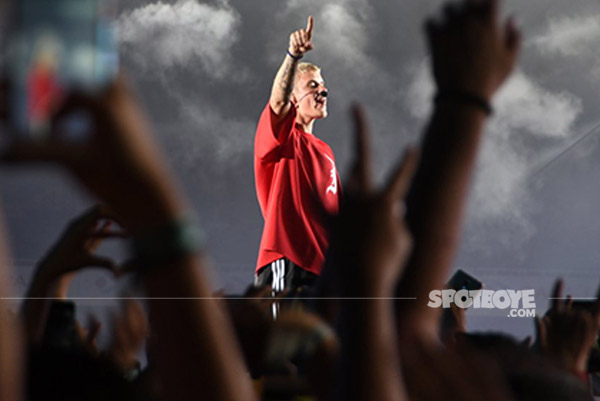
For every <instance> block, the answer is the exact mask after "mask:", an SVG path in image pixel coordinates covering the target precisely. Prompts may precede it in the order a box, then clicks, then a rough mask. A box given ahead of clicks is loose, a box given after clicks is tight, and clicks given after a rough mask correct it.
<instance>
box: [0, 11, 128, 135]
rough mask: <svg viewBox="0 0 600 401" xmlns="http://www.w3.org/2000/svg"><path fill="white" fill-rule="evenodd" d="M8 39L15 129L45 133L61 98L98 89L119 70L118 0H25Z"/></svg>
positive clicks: (31, 133) (16, 14)
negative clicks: (116, 29) (115, 0)
mask: <svg viewBox="0 0 600 401" xmlns="http://www.w3.org/2000/svg"><path fill="white" fill-rule="evenodd" d="M13 15H14V20H13V22H12V27H11V29H10V31H11V34H10V39H9V43H8V66H7V67H8V76H9V80H10V84H11V90H10V100H9V117H10V121H11V123H12V125H13V129H14V130H16V132H18V133H20V134H26V135H28V136H29V137H31V138H32V139H35V138H43V137H44V136H45V135H46V134H47V132H48V130H49V123H50V119H51V117H52V114H53V112H54V111H55V108H56V106H57V104H59V102H60V101H61V100H62V99H63V97H64V95H65V94H66V93H67V92H69V91H71V90H74V89H77V90H82V91H87V92H93V91H96V90H98V89H99V88H102V87H104V86H106V85H107V84H108V83H109V82H110V81H111V80H113V79H114V78H115V76H116V74H117V72H118V64H119V62H118V53H117V44H116V34H115V29H114V16H115V15H116V3H115V2H114V1H112V0H19V1H17V2H15V5H14V9H13Z"/></svg>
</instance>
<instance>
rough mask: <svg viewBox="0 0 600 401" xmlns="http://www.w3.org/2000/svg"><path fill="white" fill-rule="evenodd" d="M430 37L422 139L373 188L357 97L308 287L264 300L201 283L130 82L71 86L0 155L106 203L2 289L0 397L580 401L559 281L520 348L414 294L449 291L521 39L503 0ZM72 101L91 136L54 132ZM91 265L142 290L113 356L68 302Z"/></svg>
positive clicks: (129, 306) (180, 202)
mask: <svg viewBox="0 0 600 401" xmlns="http://www.w3.org/2000/svg"><path fill="white" fill-rule="evenodd" d="M426 35H427V39H428V46H429V50H430V52H431V64H432V66H431V67H432V69H433V75H434V78H435V82H436V85H437V95H436V97H435V100H434V103H435V105H434V109H433V113H432V116H431V118H430V121H429V124H428V125H427V127H426V128H425V135H424V140H423V143H422V144H421V146H420V147H419V148H418V149H417V148H414V149H408V150H406V151H405V153H404V155H403V156H402V157H401V158H400V160H399V161H398V163H397V167H396V168H395V169H394V170H393V171H392V173H391V174H390V176H389V179H388V180H387V181H386V183H385V184H384V185H383V186H381V187H378V186H377V185H375V184H374V181H373V179H372V171H371V170H372V164H371V152H370V135H369V129H368V123H367V122H366V116H365V115H364V112H363V111H362V109H361V108H360V106H356V107H355V108H354V110H353V118H354V122H355V131H356V132H355V145H356V146H355V154H354V164H353V168H352V170H351V172H350V176H349V177H347V178H346V180H345V182H346V185H345V187H344V199H343V204H342V207H341V211H340V214H339V216H337V217H336V218H335V219H334V221H333V223H332V234H331V248H330V250H329V253H328V256H327V262H326V265H325V267H324V270H323V273H322V275H321V278H320V281H319V282H318V283H317V285H316V286H315V288H313V289H303V288H300V289H296V290H295V291H294V292H293V293H284V294H281V295H279V296H278V297H277V298H275V299H273V298H271V297H270V296H269V295H270V293H271V289H270V288H251V289H249V290H248V292H247V293H246V294H245V296H244V297H239V299H236V298H235V297H227V298H222V297H219V296H218V295H215V294H213V293H212V290H211V286H210V284H209V282H208V278H207V277H208V274H207V270H208V268H209V266H208V263H207V261H206V258H205V257H206V255H205V252H204V249H203V246H202V245H203V236H202V234H201V233H200V232H199V230H198V228H197V226H196V224H195V222H194V219H193V217H191V216H190V214H189V210H190V205H189V204H188V203H187V201H186V196H185V194H184V193H183V192H182V190H181V189H180V188H179V187H178V186H177V185H176V184H175V183H176V179H175V178H174V177H173V176H172V175H171V172H170V171H169V169H168V168H167V166H166V163H165V161H164V157H163V155H162V153H161V150H160V149H159V148H158V147H157V145H156V143H155V142H154V140H153V137H152V135H151V129H150V127H149V126H148V124H147V122H146V119H145V118H144V115H143V112H142V111H141V110H140V107H139V106H138V104H137V103H136V101H135V100H134V97H133V96H132V94H131V92H130V91H129V89H128V87H127V84H126V82H125V80H124V79H123V78H120V79H119V80H118V81H117V82H115V83H114V84H113V85H111V86H110V88H109V89H108V90H106V91H105V92H104V93H103V94H101V95H98V96H88V95H84V94H80V93H72V94H70V95H69V96H68V97H67V99H66V100H65V102H64V103H63V105H62V107H61V109H60V110H59V111H58V113H57V114H56V115H55V117H54V123H53V128H54V129H53V133H52V138H51V140H49V141H47V142H44V143H15V144H14V145H13V146H12V147H11V148H10V150H9V152H8V153H7V154H5V155H4V156H3V158H4V160H5V163H10V162H13V163H19V164H23V163H42V162H43V163H55V164H58V165H60V166H62V167H63V168H64V169H66V170H67V171H68V172H69V173H70V174H71V176H72V177H73V178H74V179H75V180H76V181H77V182H78V183H79V185H80V186H81V187H82V188H83V189H85V190H86V191H87V192H88V193H89V194H90V195H92V196H94V197H95V198H97V199H98V200H99V201H100V202H101V203H102V206H97V207H94V208H93V209H92V210H90V211H88V212H87V213H85V214H84V215H83V216H80V217H78V218H77V219H75V220H74V221H73V222H71V223H70V224H69V226H68V227H67V229H66V230H65V232H64V234H63V236H62V237H61V239H60V240H59V241H58V242H57V244H56V245H55V246H54V247H53V248H52V249H51V250H50V251H49V252H48V253H47V255H46V257H45V258H44V259H43V260H42V261H40V262H39V263H38V265H37V270H36V273H35V275H34V278H33V280H32V282H31V284H30V287H29V290H28V293H27V299H26V300H25V302H24V304H23V306H22V308H21V310H20V312H19V314H18V315H17V316H15V315H12V314H11V313H9V312H7V310H8V306H7V304H6V302H5V301H2V302H3V305H2V307H1V308H2V311H3V313H2V319H0V325H1V327H0V399H1V400H22V399H31V400H154V399H157V400H158V399H161V400H162V399H165V400H214V401H219V400H238V401H251V400H258V399H264V400H302V399H306V400H310V399H318V400H461V401H462V400H488V401H493V400H589V399H591V398H592V395H591V394H592V380H591V378H592V376H593V372H594V371H595V370H597V369H599V368H600V366H599V365H598V360H597V357H596V346H597V345H596V341H597V333H598V323H599V320H600V312H599V310H598V306H597V305H592V307H591V308H589V309H587V310H586V309H582V308H575V307H573V303H572V301H569V300H566V301H565V300H562V283H561V282H560V281H557V284H556V287H555V289H554V291H553V298H556V299H555V300H553V302H552V305H551V308H550V310H549V311H547V312H546V314H545V315H543V317H538V318H537V319H536V328H537V330H536V338H535V339H527V340H525V341H523V340H518V339H515V338H513V337H511V336H509V335H506V334H500V333H467V332H466V331H465V320H464V318H465V317H464V311H463V310H461V309H460V308H456V307H453V308H450V309H435V308H429V307H428V306H427V303H426V302H427V300H428V298H429V292H430V291H432V290H439V289H443V288H445V286H446V284H445V283H446V281H447V279H448V274H449V271H450V268H451V265H452V261H453V257H454V254H455V252H456V248H457V244H458V242H459V231H460V226H461V217H462V213H463V210H464V204H465V199H466V197H467V193H468V187H469V179H470V176H471V175H472V171H473V168H474V162H475V159H476V156H477V151H478V146H479V143H480V141H481V137H482V132H483V128H484V124H485V121H486V120H487V119H488V118H489V117H490V114H491V112H492V110H491V107H490V101H491V99H492V97H493V95H494V93H495V92H496V91H497V90H498V88H499V87H500V86H501V85H502V84H503V82H504V81H505V80H506V79H507V77H508V76H509V75H510V73H511V71H512V69H513V67H514V65H515V61H516V59H517V54H518V51H519V44H520V36H519V32H518V30H517V29H516V27H515V25H514V23H513V22H512V21H511V20H508V21H506V22H503V21H499V12H498V1H496V0H481V1H475V0H472V1H464V2H462V3H459V4H455V5H452V6H447V7H446V8H445V9H444V12H443V18H441V19H437V20H435V21H434V20H432V21H429V22H428V23H427V24H426ZM2 105H4V106H6V104H4V103H0V106H2ZM74 111H85V112H86V113H88V114H89V115H90V116H91V117H92V120H93V134H92V136H91V137H90V138H89V140H87V141H84V142H76V143H74V142H72V141H68V140H67V139H65V138H64V136H63V135H61V129H60V127H61V121H62V119H63V118H64V117H65V116H67V115H70V114H71V113H73V112H74ZM110 237H130V238H131V242H132V252H131V253H132V254H131V256H132V259H131V262H129V263H127V266H126V267H122V266H116V265H115V263H114V262H113V261H111V260H110V259H106V258H102V257H99V256H96V255H95V254H94V251H95V250H96V249H97V247H98V246H99V245H100V244H101V243H102V241H103V240H104V239H106V238H110ZM1 251H2V252H1V253H2V256H3V257H4V258H7V250H6V248H5V247H3V248H2V249H1ZM98 266H101V267H105V268H107V269H110V270H112V271H114V272H115V274H116V275H121V274H131V275H134V276H135V278H136V279H135V280H134V282H135V283H136V285H137V286H138V287H139V288H140V289H141V290H142V291H143V293H144V299H145V301H144V302H143V303H140V302H139V301H136V300H133V299H132V300H131V301H128V302H125V303H124V305H123V308H122V310H121V312H120V313H119V315H118V316H116V317H115V318H114V321H113V324H112V327H111V330H112V336H111V342H110V346H109V347H108V348H107V349H98V347H97V345H96V342H95V339H96V335H97V333H98V330H100V326H99V324H98V323H96V322H91V323H90V324H87V325H80V324H79V323H78V322H77V321H76V320H75V318H74V316H75V311H74V308H75V306H74V304H73V303H72V302H69V301H68V300H67V291H68V287H69V284H70V282H71V280H72V279H73V276H74V275H75V274H76V273H77V272H78V271H80V270H81V269H85V268H88V267H98ZM0 268H1V269H2V275H1V277H2V280H0V296H2V297H7V294H9V288H8V287H9V283H8V282H7V280H6V279H7V276H8V274H7V273H8V268H7V263H2V264H1V267H0ZM274 307H276V308H277V310H278V313H277V318H276V319H273V313H272V312H273V308H274ZM83 326H87V327H85V328H84V327H83ZM144 347H145V354H146V356H147V365H144V366H141V365H140V363H139V362H138V355H139V354H140V352H141V351H142V350H143V348H144Z"/></svg>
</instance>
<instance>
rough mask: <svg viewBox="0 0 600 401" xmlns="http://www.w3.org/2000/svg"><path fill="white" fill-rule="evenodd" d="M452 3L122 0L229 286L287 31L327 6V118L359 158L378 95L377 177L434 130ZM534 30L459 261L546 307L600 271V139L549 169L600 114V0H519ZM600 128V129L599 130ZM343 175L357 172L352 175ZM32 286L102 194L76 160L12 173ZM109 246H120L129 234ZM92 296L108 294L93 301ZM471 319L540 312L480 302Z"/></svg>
mask: <svg viewBox="0 0 600 401" xmlns="http://www.w3.org/2000/svg"><path fill="white" fill-rule="evenodd" d="M440 4H441V1H437V0H436V1H434V0H428V1H423V0H409V1H403V2H400V1H397V2H392V1H385V2H384V1H379V2H369V1H367V0H335V1H319V0H286V1H281V0H260V1H248V0H229V1H228V0H216V1H197V0H176V1H157V2H153V1H145V0H127V1H122V2H121V3H120V14H119V18H118V27H119V30H120V33H121V50H122V51H121V56H122V63H123V66H124V68H125V70H126V71H127V73H128V75H129V77H130V79H131V80H132V81H133V83H134V86H135V88H136V91H137V94H138V96H139V98H140V100H141V102H142V103H143V105H144V106H145V107H146V109H147V110H148V115H149V117H150V119H151V120H152V122H153V123H154V127H155V131H156V134H157V136H158V137H159V140H160V141H161V143H162V144H163V146H164V148H165V150H166V152H167V153H168V155H169V158H170V161H171V163H172V165H173V168H174V169H175V171H176V172H177V174H178V176H179V177H180V179H181V180H182V182H183V184H184V186H185V188H186V190H187V192H188V194H189V196H190V198H191V200H192V202H193V205H194V207H195V209H196V210H197V212H198V214H199V215H200V217H201V220H202V222H203V227H204V229H205V230H206V231H207V233H208V234H209V237H210V240H209V241H210V243H209V245H210V249H211V253H212V255H213V259H214V262H215V263H214V265H215V276H216V277H215V279H216V281H217V282H218V283H219V284H218V286H220V287H224V288H226V289H227V290H228V291H232V292H233V291H240V290H241V289H242V288H243V287H244V286H245V285H246V284H248V283H249V282H250V281H251V278H252V272H253V267H254V263H255V258H256V254H257V247H258V243H259V240H260V233H261V229H262V220H261V216H260V211H259V208H258V204H257V201H256V198H255V194H254V178H253V166H252V161H253V157H252V143H253V134H254V128H255V124H256V121H257V118H258V116H259V114H260V112H261V110H262V108H263V107H264V105H265V104H266V102H267V99H268V94H269V90H270V85H271V80H272V78H273V76H274V75H275V71H276V69H277V67H278V65H279V63H280V62H281V60H282V59H283V57H284V52H285V48H286V46H287V41H288V35H289V33H290V32H291V31H293V30H295V29H298V28H300V27H303V26H304V25H305V24H306V17H307V16H308V15H309V14H312V15H314V16H315V21H316V24H315V38H314V42H315V50H314V51H313V52H311V53H310V54H309V55H308V56H307V59H309V60H310V61H313V62H315V63H317V64H319V65H321V66H322V67H323V74H324V77H325V80H326V82H327V86H328V87H329V89H330V92H331V101H330V117H329V118H328V119H327V120H325V121H321V122H319V123H317V125H316V134H317V135H318V136H319V137H321V138H323V139H324V140H325V141H327V142H328V143H329V144H330V145H331V146H332V148H333V150H334V152H335V153H336V157H337V159H338V164H339V167H340V171H341V172H344V171H345V170H346V167H347V164H348V161H349V157H350V146H349V144H350V133H351V126H350V124H349V118H348V111H347V110H348V107H349V105H350V104H351V102H353V101H359V102H361V103H363V104H364V105H365V106H366V108H367V110H368V112H369V117H370V122H371V125H372V128H373V129H372V131H373V134H374V136H375V152H376V158H375V160H376V168H377V171H378V176H379V178H381V177H383V176H384V174H385V172H386V171H387V169H388V168H389V167H390V166H391V165H393V163H394V161H395V159H396V158H397V157H398V155H399V154H401V152H402V149H403V147H404V146H405V145H406V144H408V143H412V142H415V141H418V138H419V136H420V133H421V131H422V129H423V125H424V123H425V122H426V120H427V118H428V114H429V111H430V108H431V107H430V100H431V96H432V94H433V86H432V82H431V78H430V74H429V70H428V64H427V60H428V59H427V52H426V49H425V46H424V45H425V43H424V38H423V36H422V34H421V31H422V29H421V25H422V22H423V20H424V18H425V17H426V16H428V15H431V14H432V13H433V12H435V11H436V10H438V7H439V5H440ZM504 12H505V14H506V15H509V14H515V15H516V16H517V18H518V21H519V24H520V26H521V27H522V30H523V34H524V44H523V49H522V57H521V59H520V62H519V66H518V69H517V71H516V72H515V74H514V76H513V77H512V78H511V80H510V81H509V82H508V83H507V85H506V86H505V87H504V88H503V90H502V91H501V92H500V93H499V94H498V96H497V97H496V99H495V109H496V113H495V115H494V118H493V119H492V120H491V121H490V123H489V125H488V129H487V133H486V138H485V141H484V143H483V146H482V152H481V157H480V159H479V162H478V169H477V172H476V174H475V177H474V182H473V191H472V196H471V198H470V202H469V209H468V213H467V219H466V224H465V229H464V235H463V243H462V247H461V250H460V254H459V257H458V259H457V263H456V266H461V267H463V268H465V269H467V270H469V271H471V272H472V273H473V274H475V275H476V276H478V277H480V278H481V279H482V280H483V281H484V282H485V283H486V285H487V287H488V288H491V289H503V288H511V289H521V288H535V289H536V294H537V297H536V300H537V303H538V312H540V313H541V312H542V311H543V308H545V307H546V305H547V296H548V291H549V288H550V285H551V282H552V280H553V279H554V278H555V277H557V276H559V275H560V276H562V277H564V278H565V279H566V280H567V289H568V290H569V291H570V292H571V293H572V294H574V295H575V296H590V295H592V294H593V293H594V290H595V287H596V285H597V284H598V282H599V281H600V274H598V272H599V271H600V270H599V269H598V261H600V247H598V246H597V243H598V241H599V240H600V222H598V221H597V219H595V216H596V214H597V213H598V205H599V204H600V190H599V185H598V171H599V167H600V166H598V164H599V155H600V150H599V149H598V146H597V137H598V136H594V135H591V136H590V137H588V138H587V139H585V140H583V141H581V142H580V143H579V144H578V145H577V146H575V147H574V148H573V149H572V150H571V151H569V152H567V153H566V154H564V155H563V156H562V157H560V158H559V159H557V160H556V161H555V162H553V163H552V164H550V165H548V166H547V167H545V168H543V169H542V170H540V169H541V168H542V167H544V166H545V165H546V164H547V163H548V162H549V161H550V160H552V159H553V158H554V157H555V156H556V155H558V154H559V153H560V152H561V151H562V150H563V149H565V148H566V147H567V146H569V145H570V144H571V143H573V141H575V140H577V139H578V138H580V137H581V136H582V135H583V134H585V133H586V132H588V131H589V130H590V129H591V128H592V127H593V126H595V124H597V123H599V122H600V110H599V109H600V104H599V101H598V100H597V99H598V93H599V92H600V53H599V52H598V40H599V39H600V22H599V21H600V4H599V3H598V2H597V1H595V0H573V1H570V2H568V4H567V3H566V2H562V1H560V0H531V1H527V2H522V1H516V0H510V1H507V2H506V3H505V5H504ZM598 135H600V133H599V134H598ZM342 179H343V177H342ZM0 185H1V188H2V193H3V198H4V206H5V209H6V214H7V222H8V225H9V230H10V233H11V238H12V245H13V250H14V258H15V262H16V265H17V273H16V275H15V280H16V283H17V291H23V290H24V286H25V283H26V281H27V280H28V279H29V273H30V271H31V268H32V265H33V263H34V262H35V260H37V259H38V258H39V257H40V256H41V255H42V254H43V252H44V251H45V249H46V248H47V247H48V246H49V245H50V244H51V243H52V241H53V240H54V238H55V237H56V236H57V235H58V233H59V232H60V231H61V230H62V227H63V226H64V224H65V223H66V221H67V220H68V219H69V218H70V217H72V216H74V215H76V214H77V213H78V212H80V211H81V210H83V209H84V208H85V207H86V206H87V205H89V204H90V203H91V200H90V199H87V198H86V197H85V196H83V195H82V194H81V193H80V192H79V191H78V190H77V189H76V188H74V187H73V185H71V183H70V182H69V181H67V180H66V179H65V177H64V176H63V175H62V174H61V172H60V171H56V170H52V169H40V168H28V169H26V170H23V169H19V170H12V169H11V170H4V171H2V172H1V173H0ZM105 251H106V252H108V253H113V254H117V255H118V254H120V253H121V252H120V250H119V248H118V247H116V246H108V247H106V249H105ZM118 291H119V286H118V285H116V284H114V283H113V281H112V279H111V278H110V277H108V276H106V275H103V274H102V273H85V274H84V275H82V277H80V278H78V281H77V282H76V284H75V288H74V293H75V294H88V295H90V294H91V295H96V296H105V295H106V294H108V295H110V294H116V293H118ZM92 306H93V305H92ZM469 313H470V314H471V320H470V326H471V327H472V328H492V329H494V328H495V329H504V328H508V329H509V330H511V331H512V332H513V333H515V334H517V335H525V334H527V333H529V332H531V330H532V327H533V326H532V324H531V322H530V321H525V320H521V319H512V320H511V319H506V318H505V314H504V315H503V314H500V313H490V312H487V313H472V312H469Z"/></svg>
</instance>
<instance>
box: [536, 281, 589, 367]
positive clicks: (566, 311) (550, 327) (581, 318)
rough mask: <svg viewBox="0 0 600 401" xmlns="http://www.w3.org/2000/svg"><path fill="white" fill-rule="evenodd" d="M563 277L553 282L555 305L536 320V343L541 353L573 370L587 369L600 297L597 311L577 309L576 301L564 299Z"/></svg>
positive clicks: (553, 303) (561, 365)
mask: <svg viewBox="0 0 600 401" xmlns="http://www.w3.org/2000/svg"><path fill="white" fill-rule="evenodd" d="M562 288H563V282H562V280H558V281H557V282H556V283H555V284H554V289H553V290H552V306H551V307H550V309H549V310H548V312H546V315H545V316H544V317H543V318H542V319H540V318H539V317H538V318H536V320H535V328H536V334H537V343H538V346H539V348H540V350H541V352H542V353H543V354H545V355H547V356H548V357H549V358H551V359H553V360H554V361H556V362H557V364H558V365H559V366H560V367H562V368H564V369H565V370H568V371H570V372H576V373H585V372H587V361H588V358H589V355H590V351H591V349H592V347H593V346H594V344H595V342H596V338H597V336H598V327H599V326H600V298H599V300H598V301H597V302H596V306H595V308H594V311H593V312H592V313H590V312H589V311H586V310H579V309H574V308H573V307H572V305H573V302H572V301H568V302H566V303H565V302H564V301H563V299H562Z"/></svg>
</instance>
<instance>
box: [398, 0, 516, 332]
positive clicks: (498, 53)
mask: <svg viewBox="0 0 600 401" xmlns="http://www.w3.org/2000/svg"><path fill="white" fill-rule="evenodd" d="M498 14H499V13H498V0H482V1H477V2H476V1H469V0H466V1H463V2H462V3H459V4H457V5H448V6H446V9H445V15H446V18H445V21H443V22H442V23H434V22H431V21H430V22H429V23H428V24H427V36H428V41H429V48H430V50H431V53H432V59H433V60H432V61H433V75H434V78H435V82H436V85H437V89H438V93H437V97H436V102H435V108H434V112H433V116H432V118H431V121H430V123H429V126H428V128H427V131H426V134H425V140H424V143H423V147H422V158H421V164H420V166H419V169H418V171H417V174H416V176H415V180H414V182H413V187H412V189H411V192H410V194H409V197H408V201H407V213H408V214H407V222H408V224H409V227H410V229H411V231H412V233H413V237H414V241H415V247H414V250H413V254H412V256H411V259H410V262H409V264H408V266H407V270H406V272H405V274H404V276H403V277H402V281H401V283H400V287H399V289H398V292H397V294H398V295H399V296H401V297H416V298H417V300H416V301H414V302H413V301H400V302H399V304H398V306H399V308H398V310H399V312H400V313H399V315H398V317H399V323H400V324H401V325H403V326H414V325H415V324H416V325H418V326H419V327H420V328H426V330H427V332H428V333H430V334H432V335H435V334H434V333H436V330H437V326H438V317H439V315H438V312H439V311H438V310H436V309H432V308H429V307H427V301H428V297H429V292H430V291H431V290H433V289H443V288H444V282H445V280H446V279H447V275H448V272H449V268H450V266H451V264H452V261H453V259H454V254H455V252H456V249H457V245H458V240H459V237H460V227H461V222H462V213H463V209H464V204H465V201H466V198H467V195H468V189H469V183H470V178H471V173H472V171H473V167H474V164H475V160H476V156H477V151H478V148H479V143H480V139H481V135H482V133H483V128H484V123H485V120H486V118H487V117H488V114H489V111H490V109H489V102H490V100H491V98H492V96H493V94H494V93H495V92H496V90H497V89H498V88H499V87H500V86H501V85H502V83H503V82H504V80H505V79H506V78H507V77H508V76H509V75H510V72H511V71H512V69H513V66H514V64H515V60H516V57H517V53H518V48H519V42H520V39H519V33H518V32H517V30H516V28H515V27H514V25H513V23H512V22H511V21H510V20H509V21H507V23H506V24H505V25H501V24H500V23H499V21H498V20H499V16H498ZM400 330H401V332H403V330H402V328H401V329H400Z"/></svg>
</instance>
